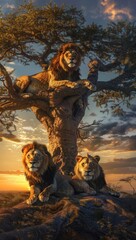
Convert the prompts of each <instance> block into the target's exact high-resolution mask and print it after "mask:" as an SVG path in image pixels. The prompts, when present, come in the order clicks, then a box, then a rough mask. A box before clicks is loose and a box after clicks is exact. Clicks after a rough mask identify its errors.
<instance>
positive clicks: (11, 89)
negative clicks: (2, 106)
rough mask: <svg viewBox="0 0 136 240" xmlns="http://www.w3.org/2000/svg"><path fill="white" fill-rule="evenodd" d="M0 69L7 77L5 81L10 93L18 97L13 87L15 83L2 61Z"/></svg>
mask: <svg viewBox="0 0 136 240" xmlns="http://www.w3.org/2000/svg"><path fill="white" fill-rule="evenodd" d="M0 70H1V72H2V74H3V76H4V77H5V81H6V88H7V90H8V93H9V95H10V96H11V97H13V98H14V97H16V95H17V94H16V92H15V90H14V88H13V84H12V79H11V77H10V75H9V73H8V72H7V70H6V68H5V67H4V66H3V65H2V64H1V63H0Z"/></svg>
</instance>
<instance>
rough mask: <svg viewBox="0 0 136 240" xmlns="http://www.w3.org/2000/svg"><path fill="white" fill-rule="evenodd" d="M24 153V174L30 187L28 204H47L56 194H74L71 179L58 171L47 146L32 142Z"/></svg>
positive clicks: (26, 146)
mask: <svg viewBox="0 0 136 240" xmlns="http://www.w3.org/2000/svg"><path fill="white" fill-rule="evenodd" d="M22 153H23V158H22V161H23V166H24V172H25V176H26V179H27V181H28V182H29V186H30V196H29V198H28V199H27V200H26V203H27V204H29V205H32V204H34V203H36V202H37V201H38V200H39V201H40V202H47V201H48V200H49V198H50V195H51V194H55V193H57V194H61V195H65V196H69V195H72V194H74V189H73V187H72V186H71V185H70V183H69V181H68V179H69V178H68V177H66V176H63V175H61V174H60V173H59V172H58V171H57V169H56V166H55V164H54V163H53V161H52V158H51V155H50V153H49V152H48V150H47V147H46V145H43V144H39V143H37V142H32V143H30V144H27V145H25V146H24V147H23V148H22ZM60 183H61V184H60Z"/></svg>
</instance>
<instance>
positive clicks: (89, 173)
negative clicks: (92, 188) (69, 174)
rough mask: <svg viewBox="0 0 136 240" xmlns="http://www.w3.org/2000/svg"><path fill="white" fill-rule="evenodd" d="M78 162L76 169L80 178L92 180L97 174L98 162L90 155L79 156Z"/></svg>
mask: <svg viewBox="0 0 136 240" xmlns="http://www.w3.org/2000/svg"><path fill="white" fill-rule="evenodd" d="M78 164H79V166H78V170H79V172H80V174H81V177H82V179H84V180H86V181H89V180H94V179H95V178H96V176H98V175H99V171H100V170H99V165H98V162H97V161H96V160H95V159H94V158H93V157H92V156H88V157H80V159H79V160H78Z"/></svg>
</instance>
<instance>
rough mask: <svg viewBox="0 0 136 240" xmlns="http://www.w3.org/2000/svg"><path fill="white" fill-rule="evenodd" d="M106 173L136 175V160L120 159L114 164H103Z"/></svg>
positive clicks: (115, 160) (113, 162)
mask: <svg viewBox="0 0 136 240" xmlns="http://www.w3.org/2000/svg"><path fill="white" fill-rule="evenodd" d="M101 166H102V168H103V169H104V171H105V172H106V173H114V174H128V173H130V174H134V173H136V158H119V159H114V160H113V161H112V162H106V163H101Z"/></svg>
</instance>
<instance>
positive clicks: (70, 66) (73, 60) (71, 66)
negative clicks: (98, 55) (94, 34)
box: [60, 48, 81, 71]
mask: <svg viewBox="0 0 136 240" xmlns="http://www.w3.org/2000/svg"><path fill="white" fill-rule="evenodd" d="M80 64H81V55H80V54H79V52H77V50H76V49H74V48H69V49H68V50H66V51H64V52H62V54H61V55H60V66H61V67H62V68H63V69H64V70H65V71H70V70H71V71H75V70H77V69H78V68H79V66H80Z"/></svg>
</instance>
